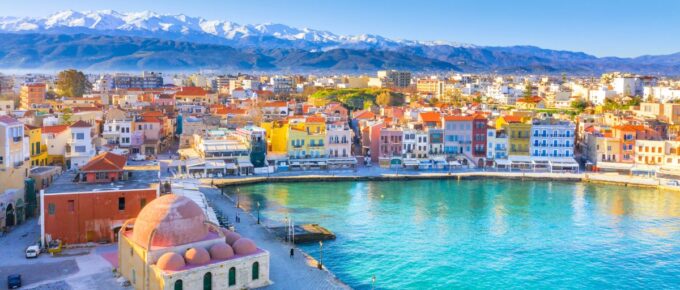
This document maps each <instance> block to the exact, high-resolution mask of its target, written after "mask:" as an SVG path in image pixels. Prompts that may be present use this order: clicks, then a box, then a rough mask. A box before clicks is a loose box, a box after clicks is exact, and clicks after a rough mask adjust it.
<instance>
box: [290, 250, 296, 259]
mask: <svg viewBox="0 0 680 290" xmlns="http://www.w3.org/2000/svg"><path fill="white" fill-rule="evenodd" d="M294 256H295V248H290V258H291V259H292V258H293V257H294Z"/></svg>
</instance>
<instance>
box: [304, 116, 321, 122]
mask: <svg viewBox="0 0 680 290" xmlns="http://www.w3.org/2000/svg"><path fill="white" fill-rule="evenodd" d="M305 121H307V122H315V123H323V122H326V119H325V118H324V117H321V116H309V117H307V118H306V119H305Z"/></svg>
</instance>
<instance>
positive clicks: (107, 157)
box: [80, 152, 127, 172]
mask: <svg viewBox="0 0 680 290" xmlns="http://www.w3.org/2000/svg"><path fill="white" fill-rule="evenodd" d="M126 162H127V158H125V156H121V155H117V154H113V153H111V152H105V153H102V154H99V155H97V156H95V157H93V158H92V159H90V161H89V162H87V164H85V165H83V167H81V168H80V171H84V172H87V171H122V170H123V168H124V167H125V163H126Z"/></svg>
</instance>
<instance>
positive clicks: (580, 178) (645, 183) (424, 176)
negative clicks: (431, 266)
mask: <svg viewBox="0 0 680 290" xmlns="http://www.w3.org/2000/svg"><path fill="white" fill-rule="evenodd" d="M341 173H343V174H337V175H336V174H329V173H327V172H324V173H318V174H314V173H306V174H305V172H301V174H300V175H290V176H276V175H275V176H269V177H267V176H251V177H238V178H203V179H200V181H201V183H202V184H208V185H213V186H215V187H231V186H242V185H255V184H260V183H295V182H347V181H355V182H356V181H408V180H437V179H455V180H477V179H499V180H522V181H524V180H527V181H562V182H583V183H594V184H608V185H618V186H626V187H628V186H635V187H645V188H656V189H661V190H671V191H680V186H671V185H666V184H665V182H663V180H662V179H654V178H646V177H636V176H629V175H615V174H603V173H550V172H502V171H469V172H451V173H440V172H436V173H428V172H424V173H423V172H418V173H410V172H403V173H400V174H390V173H387V174H361V173H360V172H352V173H351V174H347V173H346V172H341Z"/></svg>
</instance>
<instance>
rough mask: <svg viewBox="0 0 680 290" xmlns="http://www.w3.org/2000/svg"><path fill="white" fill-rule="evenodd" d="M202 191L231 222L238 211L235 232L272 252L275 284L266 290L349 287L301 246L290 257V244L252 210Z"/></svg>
mask: <svg viewBox="0 0 680 290" xmlns="http://www.w3.org/2000/svg"><path fill="white" fill-rule="evenodd" d="M200 191H201V192H202V193H203V194H204V195H205V197H206V198H207V199H208V201H209V202H210V203H211V206H212V207H213V208H214V209H215V210H218V211H220V212H222V214H223V215H224V216H226V217H229V220H230V221H231V222H233V221H234V220H235V217H236V214H237V213H238V215H239V217H240V219H241V222H240V223H236V224H235V227H236V231H237V232H238V233H239V234H241V235H242V236H244V237H247V238H249V239H252V240H253V241H255V243H256V244H257V245H258V247H260V248H263V249H266V250H267V251H269V253H270V254H271V255H270V273H269V279H270V280H271V281H272V282H273V284H272V285H269V286H267V287H265V288H263V289H349V287H348V286H346V285H345V284H343V283H342V282H341V281H340V280H338V279H337V278H336V277H335V276H334V275H333V274H332V273H330V272H328V271H326V270H325V269H324V270H323V271H322V270H319V269H317V268H316V261H315V260H313V259H312V258H311V257H308V256H306V255H305V254H304V253H303V252H302V251H300V250H299V249H297V248H296V249H295V256H294V258H292V259H291V258H290V256H289V253H290V249H291V247H292V245H291V244H288V243H285V242H283V241H281V240H279V239H277V238H276V237H275V236H274V234H272V233H270V232H269V231H268V230H267V229H266V228H265V226H264V224H262V223H261V224H257V218H256V217H255V216H253V215H252V213H249V212H246V211H243V210H241V209H237V208H236V206H235V204H234V201H233V200H232V199H230V198H229V197H228V196H225V195H222V194H221V192H220V190H219V189H216V188H211V187H208V186H201V187H200Z"/></svg>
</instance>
